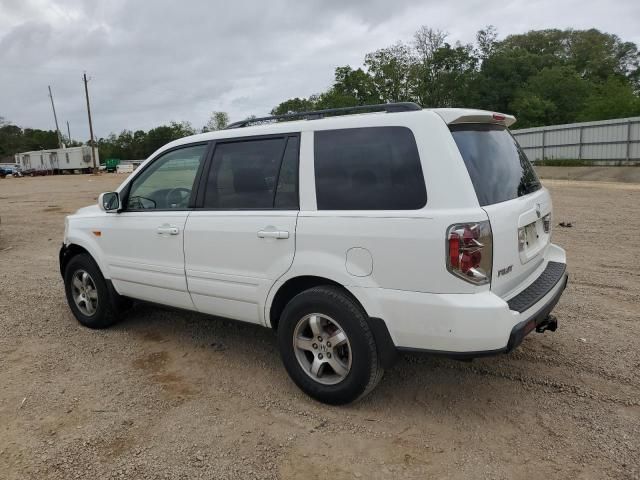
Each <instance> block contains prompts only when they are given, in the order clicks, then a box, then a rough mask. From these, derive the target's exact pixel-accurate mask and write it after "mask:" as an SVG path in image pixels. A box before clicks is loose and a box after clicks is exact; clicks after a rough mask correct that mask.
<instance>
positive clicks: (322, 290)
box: [278, 286, 383, 405]
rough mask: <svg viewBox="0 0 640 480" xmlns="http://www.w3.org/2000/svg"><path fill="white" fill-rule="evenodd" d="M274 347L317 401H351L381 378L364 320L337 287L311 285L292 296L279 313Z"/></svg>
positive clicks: (330, 402) (371, 339) (300, 383)
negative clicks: (276, 338)
mask: <svg viewBox="0 0 640 480" xmlns="http://www.w3.org/2000/svg"><path fill="white" fill-rule="evenodd" d="M278 343H279V347H280V355H281V357H282V361H283V363H284V366H285V368H286V369H287V372H288V373H289V376H290V377H291V378H292V380H293V381H294V382H295V383H296V385H298V387H300V389H302V390H303V391H304V392H305V393H307V394H308V395H310V396H311V397H313V398H315V399H317V400H319V401H321V402H324V403H329V404H334V405H339V404H345V403H349V402H352V401H354V400H357V399H359V398H361V397H363V396H364V395H366V394H367V393H369V392H370V391H371V390H372V389H373V388H374V387H375V386H376V385H377V383H378V382H379V381H380V379H381V378H382V374H383V369H382V367H381V366H380V364H379V360H378V355H377V350H376V344H375V340H374V337H373V334H372V332H371V330H370V329H369V324H368V321H367V316H366V314H365V313H364V312H363V311H362V308H361V307H360V306H359V305H358V304H357V302H356V301H355V300H353V299H352V298H351V297H350V296H349V295H347V294H346V293H345V292H344V291H342V290H341V289H339V288H337V287H333V286H322V287H315V288H312V289H309V290H306V291H304V292H302V293H300V294H298V295H296V296H295V297H294V298H293V299H292V300H291V301H290V302H289V303H288V304H287V306H286V307H285V309H284V311H283V312H282V316H281V318H280V323H279V325H278Z"/></svg>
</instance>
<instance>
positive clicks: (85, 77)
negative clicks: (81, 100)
mask: <svg viewBox="0 0 640 480" xmlns="http://www.w3.org/2000/svg"><path fill="white" fill-rule="evenodd" d="M82 77H83V79H84V94H85V96H86V97H87V114H88V115H89V135H90V136H91V159H92V160H93V174H94V175H95V174H97V173H98V167H96V146H95V142H94V141H93V123H92V122H91V106H90V105H89V88H88V87H87V82H88V80H87V74H86V72H85V73H83V74H82Z"/></svg>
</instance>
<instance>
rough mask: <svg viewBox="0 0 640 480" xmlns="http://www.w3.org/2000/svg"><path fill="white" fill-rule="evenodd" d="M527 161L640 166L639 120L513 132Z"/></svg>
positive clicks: (631, 119)
mask: <svg viewBox="0 0 640 480" xmlns="http://www.w3.org/2000/svg"><path fill="white" fill-rule="evenodd" d="M512 133H513V135H514V136H515V137H516V138H517V139H518V143H520V145H521V146H522V148H523V149H524V151H525V153H526V154H527V157H529V160H532V161H534V162H535V161H538V160H549V159H575V160H584V161H589V162H590V163H593V164H594V165H612V164H613V165H640V117H631V118H617V119H614V120H601V121H598V122H583V123H570V124H566V125H553V126H549V127H536V128H523V129H522V130H513V131H512Z"/></svg>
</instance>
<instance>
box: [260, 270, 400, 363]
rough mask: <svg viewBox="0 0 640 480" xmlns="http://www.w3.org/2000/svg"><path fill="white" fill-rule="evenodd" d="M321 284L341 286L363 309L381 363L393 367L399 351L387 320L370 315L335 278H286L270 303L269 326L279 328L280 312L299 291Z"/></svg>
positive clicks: (361, 303)
mask: <svg viewBox="0 0 640 480" xmlns="http://www.w3.org/2000/svg"><path fill="white" fill-rule="evenodd" d="M320 285H332V286H335V287H336V288H339V289H340V290H341V291H342V292H344V293H345V294H346V295H347V296H348V297H350V298H351V299H352V300H353V301H354V302H356V304H357V305H358V306H359V307H360V308H361V309H362V311H363V312H364V314H365V316H366V317H367V320H368V323H369V327H370V328H371V331H372V333H373V336H374V338H375V342H376V348H377V350H378V355H379V358H380V362H381V365H382V366H383V367H384V368H391V367H392V366H393V365H394V364H395V362H396V361H397V359H398V351H397V349H396V346H395V344H394V343H393V339H392V338H391V335H390V333H389V329H388V327H387V324H386V322H385V321H384V320H383V319H382V318H377V317H370V316H369V314H368V313H367V309H366V308H365V307H364V305H363V302H362V301H361V300H360V299H359V298H358V297H357V296H356V295H355V294H354V293H353V292H352V291H351V290H350V289H349V288H348V287H347V286H345V285H342V284H341V283H339V282H337V281H335V280H332V279H329V278H326V277H319V276H314V275H300V276H296V277H292V278H289V279H288V280H286V281H285V282H284V283H283V284H282V285H280V287H279V288H278V289H277V291H276V292H275V294H274V296H273V300H272V301H271V303H270V305H268V310H267V311H268V315H267V317H266V318H267V320H268V321H269V326H271V328H272V329H273V330H277V329H278V321H279V320H280V314H281V313H282V311H283V310H284V308H285V306H286V305H287V303H288V302H289V301H290V300H291V299H292V298H293V297H295V296H296V295H298V294H299V293H301V292H303V291H305V290H308V289H310V288H313V287H317V286H320Z"/></svg>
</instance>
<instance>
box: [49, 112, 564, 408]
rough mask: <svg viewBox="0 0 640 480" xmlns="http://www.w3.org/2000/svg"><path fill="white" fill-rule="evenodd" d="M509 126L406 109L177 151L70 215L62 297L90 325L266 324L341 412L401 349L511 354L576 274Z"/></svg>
mask: <svg viewBox="0 0 640 480" xmlns="http://www.w3.org/2000/svg"><path fill="white" fill-rule="evenodd" d="M363 112H366V113H363ZM514 121H515V118H514V117H512V116H509V115H504V114H498V113H493V112H486V111H480V110H467V109H422V108H420V107H419V106H418V105H416V104H413V103H401V104H386V105H379V106H368V107H356V108H350V109H334V110H327V111H319V112H318V111H316V112H310V113H304V114H292V115H285V116H279V117H265V118H257V119H256V118H254V119H251V120H247V121H244V122H239V123H237V124H233V125H231V126H230V127H229V128H228V129H226V130H222V131H216V132H209V133H203V134H200V135H195V136H192V137H187V138H183V139H180V140H176V141H174V142H171V143H169V144H168V145H166V146H164V147H162V148H161V149H160V150H158V151H157V152H155V153H154V154H153V155H152V156H151V157H150V158H149V159H148V160H146V162H144V164H142V166H141V167H140V168H138V169H137V170H136V171H135V172H134V173H133V174H132V175H131V176H130V177H129V178H128V179H127V180H125V181H124V183H123V184H122V185H121V186H120V187H119V188H118V189H117V191H115V192H108V193H103V194H101V195H100V197H99V199H98V204H97V205H95V206H91V207H86V208H82V209H80V210H78V212H76V213H75V214H73V215H70V216H69V217H67V219H66V224H65V234H64V244H63V246H62V249H61V251H60V269H61V273H62V275H63V277H64V282H65V288H66V296H67V300H68V303H69V306H70V308H71V310H72V312H73V313H74V315H75V317H76V318H77V319H78V320H79V322H80V323H81V324H83V325H86V326H87V327H90V328H104V327H108V326H109V325H111V324H113V323H114V322H115V321H116V320H117V319H118V318H120V316H121V315H122V313H123V312H124V311H125V310H126V307H127V305H128V304H129V303H130V302H131V299H136V300H142V301H149V302H155V303H159V304H163V305H169V306H173V307H177V308H181V309H187V310H193V311H196V312H202V313H205V314H210V315H215V316H218V317H225V318H230V319H235V320H239V321H243V322H249V323H255V324H258V325H262V326H265V327H268V328H271V329H273V330H274V331H275V332H276V333H277V338H278V345H279V350H280V354H281V357H282V361H283V363H284V366H285V368H286V370H287V372H288V373H289V375H290V377H291V379H292V380H293V381H294V382H295V383H296V384H297V385H298V386H299V387H300V388H301V389H302V390H303V391H304V392H306V393H307V394H309V395H310V396H312V397H314V398H316V399H318V400H320V401H322V402H326V403H332V404H341V403H347V402H351V401H353V400H355V399H358V398H359V397H362V396H363V395H365V394H367V393H368V392H369V391H370V390H371V389H372V388H373V387H374V386H375V385H376V384H377V383H378V381H379V380H380V378H381V376H382V373H383V370H384V369H385V368H389V367H390V366H391V365H392V364H393V362H394V360H395V358H396V356H397V353H398V352H399V351H424V352H430V353H432V354H441V355H446V356H450V357H458V358H473V357H478V356H483V355H491V354H498V353H504V352H509V351H511V350H513V349H514V348H515V347H517V346H518V345H519V344H520V343H521V342H522V340H523V338H524V337H525V335H527V334H528V333H529V332H531V331H532V330H537V331H539V332H542V331H545V330H555V328H556V325H557V322H556V319H555V318H554V317H553V316H551V315H550V312H551V310H552V309H553V308H554V306H555V305H556V303H557V302H558V300H559V298H560V296H561V294H562V292H563V290H564V288H565V285H566V282H567V273H566V258H565V252H564V250H563V249H561V248H560V247H558V246H556V245H554V244H552V243H551V215H552V213H551V211H552V207H551V197H550V195H549V192H548V191H547V190H546V189H545V188H544V187H543V186H542V185H541V184H540V181H539V180H538V178H537V176H536V174H535V172H534V170H533V168H532V166H531V164H530V163H529V161H528V160H527V158H526V156H525V154H524V153H523V151H522V149H521V148H520V147H519V146H518V143H517V142H516V140H515V139H514V138H513V136H512V135H511V134H510V133H509V130H508V127H509V126H510V125H511V124H512V123H513V122H514Z"/></svg>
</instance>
